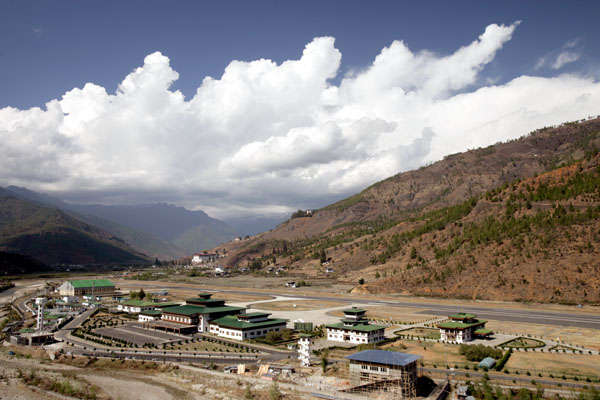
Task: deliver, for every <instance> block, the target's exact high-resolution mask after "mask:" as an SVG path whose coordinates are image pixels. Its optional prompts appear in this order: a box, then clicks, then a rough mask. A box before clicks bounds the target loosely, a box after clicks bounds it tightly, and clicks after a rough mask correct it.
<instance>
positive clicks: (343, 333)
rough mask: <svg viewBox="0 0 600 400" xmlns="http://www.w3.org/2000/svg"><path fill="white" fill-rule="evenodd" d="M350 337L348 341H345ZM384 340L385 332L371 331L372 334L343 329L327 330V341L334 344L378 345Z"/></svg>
mask: <svg viewBox="0 0 600 400" xmlns="http://www.w3.org/2000/svg"><path fill="white" fill-rule="evenodd" d="M345 337H348V339H344V338H345ZM383 339H384V332H383V330H381V331H371V332H360V331H351V330H343V329H334V328H327V340H332V341H334V342H346V343H356V344H364V343H376V342H379V341H381V340H383Z"/></svg>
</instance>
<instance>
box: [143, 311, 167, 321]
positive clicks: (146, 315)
mask: <svg viewBox="0 0 600 400" xmlns="http://www.w3.org/2000/svg"><path fill="white" fill-rule="evenodd" d="M161 314H162V311H160V310H146V311H142V312H140V313H139V315H138V321H139V322H149V321H157V320H159V319H160V316H161Z"/></svg>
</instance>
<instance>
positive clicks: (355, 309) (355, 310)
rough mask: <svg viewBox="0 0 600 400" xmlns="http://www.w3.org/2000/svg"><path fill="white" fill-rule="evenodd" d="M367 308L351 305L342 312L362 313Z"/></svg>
mask: <svg viewBox="0 0 600 400" xmlns="http://www.w3.org/2000/svg"><path fill="white" fill-rule="evenodd" d="M366 312H367V310H363V309H362V308H358V307H352V308H348V309H347V310H344V314H362V313H366Z"/></svg>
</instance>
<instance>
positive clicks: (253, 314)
mask: <svg viewBox="0 0 600 400" xmlns="http://www.w3.org/2000/svg"><path fill="white" fill-rule="evenodd" d="M269 315H271V314H270V313H265V312H251V313H246V314H239V315H237V316H238V317H243V318H258V317H268V316H269Z"/></svg>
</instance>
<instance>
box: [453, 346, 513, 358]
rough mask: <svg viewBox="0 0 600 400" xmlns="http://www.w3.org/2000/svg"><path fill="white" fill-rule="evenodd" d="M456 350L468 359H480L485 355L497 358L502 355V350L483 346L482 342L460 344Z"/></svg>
mask: <svg viewBox="0 0 600 400" xmlns="http://www.w3.org/2000/svg"><path fill="white" fill-rule="evenodd" d="M458 352H459V353H460V354H462V355H463V356H465V358H466V359H467V360H469V361H481V360H483V359H484V358H486V357H491V358H495V359H499V358H500V357H502V350H499V349H495V348H493V347H488V346H484V345H482V344H477V345H467V344H461V345H460V348H459V350H458Z"/></svg>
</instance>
